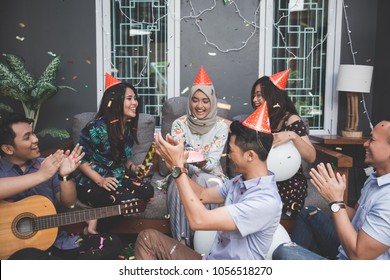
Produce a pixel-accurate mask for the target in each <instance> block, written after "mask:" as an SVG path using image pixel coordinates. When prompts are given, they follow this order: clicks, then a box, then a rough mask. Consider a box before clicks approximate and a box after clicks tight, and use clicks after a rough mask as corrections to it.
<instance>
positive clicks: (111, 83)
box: [106, 73, 121, 89]
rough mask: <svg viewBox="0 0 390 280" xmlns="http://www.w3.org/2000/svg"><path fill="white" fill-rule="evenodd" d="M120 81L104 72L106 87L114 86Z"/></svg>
mask: <svg viewBox="0 0 390 280" xmlns="http://www.w3.org/2000/svg"><path fill="white" fill-rule="evenodd" d="M120 83H121V81H119V80H118V79H116V78H114V77H113V76H111V75H110V74H108V73H106V89H108V88H109V87H112V86H115V85H117V84H120Z"/></svg>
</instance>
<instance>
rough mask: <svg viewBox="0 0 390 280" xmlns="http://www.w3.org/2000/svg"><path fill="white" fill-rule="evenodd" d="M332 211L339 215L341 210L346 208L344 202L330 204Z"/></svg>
mask: <svg viewBox="0 0 390 280" xmlns="http://www.w3.org/2000/svg"><path fill="white" fill-rule="evenodd" d="M329 207H330V211H332V212H333V213H337V212H339V211H340V209H341V208H345V204H344V201H333V202H331V203H329Z"/></svg>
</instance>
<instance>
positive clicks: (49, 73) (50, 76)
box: [37, 56, 61, 87]
mask: <svg viewBox="0 0 390 280" xmlns="http://www.w3.org/2000/svg"><path fill="white" fill-rule="evenodd" d="M60 62H61V56H56V57H55V58H54V59H53V60H52V61H51V62H50V64H49V65H48V66H47V67H46V69H45V71H43V73H42V75H41V77H40V78H39V80H38V82H37V87H40V84H45V83H49V84H52V85H54V84H55V83H56V78H57V71H58V66H59V65H60Z"/></svg>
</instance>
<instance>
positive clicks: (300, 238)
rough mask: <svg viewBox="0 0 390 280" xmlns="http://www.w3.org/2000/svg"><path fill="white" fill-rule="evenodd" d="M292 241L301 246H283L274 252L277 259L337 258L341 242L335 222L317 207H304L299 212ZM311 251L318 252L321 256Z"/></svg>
mask: <svg viewBox="0 0 390 280" xmlns="http://www.w3.org/2000/svg"><path fill="white" fill-rule="evenodd" d="M291 240H292V241H294V242H295V243H296V244H298V245H300V246H283V244H282V245H281V246H279V247H278V248H277V249H276V250H275V251H274V255H273V256H275V259H288V258H287V257H290V258H291V259H323V258H326V259H336V258H337V254H338V247H339V245H340V241H339V238H338V235H337V232H336V229H335V227H334V224H333V221H332V219H331V218H330V217H329V215H328V214H326V213H324V212H323V211H321V209H319V208H317V207H314V206H308V207H304V208H303V209H302V210H301V211H300V212H299V214H298V217H297V221H296V222H295V226H294V230H293V232H292V234H291ZM305 249H307V250H305ZM311 251H315V252H318V254H319V255H317V254H315V253H313V252H311ZM301 255H302V256H301ZM315 255H317V256H315ZM320 256H322V257H323V258H321V257H320Z"/></svg>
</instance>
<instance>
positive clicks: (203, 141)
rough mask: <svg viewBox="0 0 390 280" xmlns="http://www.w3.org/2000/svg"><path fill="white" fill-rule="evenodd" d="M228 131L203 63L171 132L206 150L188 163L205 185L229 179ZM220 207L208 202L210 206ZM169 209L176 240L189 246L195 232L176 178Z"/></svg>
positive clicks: (170, 186)
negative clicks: (225, 160)
mask: <svg viewBox="0 0 390 280" xmlns="http://www.w3.org/2000/svg"><path fill="white" fill-rule="evenodd" d="M228 133H229V128H228V126H227V125H226V124H225V122H224V121H223V120H222V119H220V118H218V117H217V97H216V95H215V90H214V86H213V84H212V82H211V80H210V78H209V76H208V74H207V72H206V71H205V69H204V68H203V66H201V68H200V70H199V72H198V75H197V77H196V79H195V81H194V84H193V86H192V88H191V93H190V95H189V96H188V104H187V114H186V115H184V116H182V117H180V118H178V119H176V120H175V121H174V122H173V124H172V130H171V135H172V137H173V138H175V139H176V140H181V139H184V140H185V148H186V150H188V151H195V152H199V153H203V157H204V160H203V161H201V162H197V163H190V164H189V165H188V172H189V173H188V174H189V176H190V177H191V178H192V179H193V180H195V181H196V182H197V183H198V184H200V185H202V186H204V187H205V188H208V187H211V186H215V185H217V184H222V183H223V182H225V181H226V180H227V177H226V176H225V175H224V174H223V171H222V167H221V163H220V159H221V155H222V152H223V149H224V147H225V143H226V141H227V139H228ZM217 206H218V205H205V207H207V208H209V209H213V208H215V207H217ZM168 210H169V214H170V223H171V232H172V237H173V238H175V239H177V240H182V239H184V240H185V242H186V243H187V245H190V243H191V241H192V235H193V234H192V233H191V230H190V228H189V224H188V222H187V219H186V216H185V212H184V208H183V206H182V204H181V202H180V198H179V194H178V190H177V186H176V183H175V180H174V179H173V178H170V179H169V181H168Z"/></svg>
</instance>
